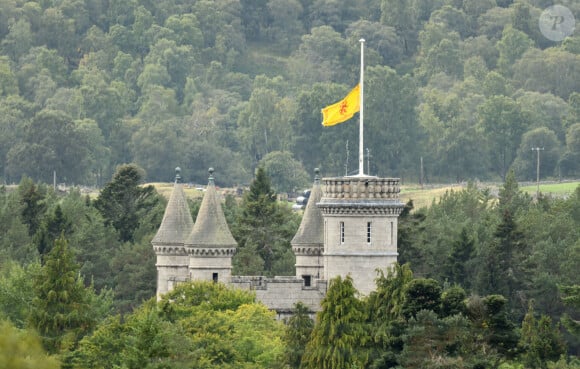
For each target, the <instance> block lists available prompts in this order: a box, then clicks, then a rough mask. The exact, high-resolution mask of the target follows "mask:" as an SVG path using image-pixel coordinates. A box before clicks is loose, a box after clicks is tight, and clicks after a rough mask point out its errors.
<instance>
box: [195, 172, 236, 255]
mask: <svg viewBox="0 0 580 369" xmlns="http://www.w3.org/2000/svg"><path fill="white" fill-rule="evenodd" d="M237 245H238V244H237V242H236V240H235V239H234V237H233V236H232V233H231V232H230V228H229V227H228V224H227V222H226V217H225V215H224V213H223V210H222V207H221V201H220V198H219V194H218V192H217V191H216V188H215V184H214V181H213V169H212V168H210V177H209V183H208V185H207V189H206V192H205V195H204V197H203V200H202V202H201V206H200V208H199V212H198V214H197V219H196V221H195V225H194V226H193V229H192V231H191V234H190V235H189V237H187V240H186V241H185V246H186V247H194V248H198V247H199V248H235V247H237Z"/></svg>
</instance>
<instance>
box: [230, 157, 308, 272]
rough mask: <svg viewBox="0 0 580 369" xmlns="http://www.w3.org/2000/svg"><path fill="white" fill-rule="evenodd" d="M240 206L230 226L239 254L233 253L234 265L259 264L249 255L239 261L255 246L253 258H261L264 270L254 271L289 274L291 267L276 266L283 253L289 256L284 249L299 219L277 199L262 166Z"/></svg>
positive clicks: (289, 247)
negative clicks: (237, 215)
mask: <svg viewBox="0 0 580 369" xmlns="http://www.w3.org/2000/svg"><path fill="white" fill-rule="evenodd" d="M241 207H242V213H241V214H240V217H239V218H238V221H237V222H236V224H234V225H233V226H232V234H233V236H234V238H235V239H236V241H238V245H239V248H240V253H239V254H240V255H236V256H234V267H235V269H236V270H237V269H238V266H239V267H241V268H244V265H246V266H247V265H250V264H253V265H255V266H259V264H260V262H259V261H258V262H257V263H254V262H251V258H250V260H247V259H246V260H245V262H244V265H241V264H240V263H241V262H242V261H243V258H242V256H245V257H250V255H251V254H248V253H247V252H248V251H249V250H255V251H257V255H254V259H255V257H256V256H257V257H259V258H261V259H262V260H263V262H264V270H254V273H257V274H262V273H266V275H272V274H274V273H276V272H277V273H283V274H287V275H290V274H291V273H292V270H288V269H286V268H285V269H283V270H276V269H277V268H276V265H277V264H279V263H280V262H281V260H282V258H283V257H284V256H287V257H288V256H289V257H292V255H290V254H288V253H287V252H286V251H288V250H290V249H291V246H290V240H291V239H292V237H293V236H294V234H295V232H296V230H297V229H298V226H299V221H298V217H297V215H296V214H294V213H292V211H291V209H290V208H289V207H286V206H284V205H282V204H279V203H278V202H277V200H276V193H275V192H274V190H273V189H272V187H271V182H270V177H269V176H268V175H267V173H266V171H265V170H264V168H262V167H258V169H257V170H256V177H255V178H254V180H253V181H252V183H251V184H250V190H249V191H248V192H247V193H246V194H245V195H244V199H243V202H242V206H241ZM244 249H246V252H244ZM246 271H248V269H246ZM283 274H278V275H283Z"/></svg>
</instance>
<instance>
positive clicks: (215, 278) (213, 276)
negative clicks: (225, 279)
mask: <svg viewBox="0 0 580 369" xmlns="http://www.w3.org/2000/svg"><path fill="white" fill-rule="evenodd" d="M211 279H212V280H213V282H214V283H217V281H218V274H217V273H213V274H212V275H211Z"/></svg>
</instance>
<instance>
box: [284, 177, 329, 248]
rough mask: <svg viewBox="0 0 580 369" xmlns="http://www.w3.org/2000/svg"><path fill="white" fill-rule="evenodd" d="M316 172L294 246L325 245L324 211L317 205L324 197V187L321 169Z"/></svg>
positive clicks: (294, 239)
mask: <svg viewBox="0 0 580 369" xmlns="http://www.w3.org/2000/svg"><path fill="white" fill-rule="evenodd" d="M314 172H315V173H316V175H315V177H314V185H313V186H312V190H311V191H310V198H309V199H308V203H307V204H306V208H305V209H304V215H303V216H302V222H301V223H300V228H298V232H296V235H294V238H293V239H292V241H291V244H292V246H298V245H312V246H317V245H318V246H320V247H323V243H324V221H323V219H322V212H321V211H320V209H319V208H318V206H316V203H318V202H320V199H321V198H322V188H321V186H320V177H319V174H320V171H319V170H318V168H316V169H315V170H314Z"/></svg>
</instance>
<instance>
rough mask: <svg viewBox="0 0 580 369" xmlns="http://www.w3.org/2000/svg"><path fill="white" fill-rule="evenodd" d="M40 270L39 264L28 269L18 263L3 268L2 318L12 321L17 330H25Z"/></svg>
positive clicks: (1, 277)
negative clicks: (35, 279) (34, 279)
mask: <svg viewBox="0 0 580 369" xmlns="http://www.w3.org/2000/svg"><path fill="white" fill-rule="evenodd" d="M39 269H40V265H39V264H38V263H31V264H29V265H27V266H26V267H22V266H20V265H18V264H17V263H16V262H9V263H6V264H4V265H3V266H2V273H1V274H0V317H2V319H6V320H7V321H10V323H11V324H12V325H14V326H15V327H17V328H24V327H25V326H26V321H27V319H28V310H29V308H30V305H31V303H32V300H33V299H34V288H33V282H34V281H33V279H32V278H31V276H34V275H37V274H38V272H39Z"/></svg>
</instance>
